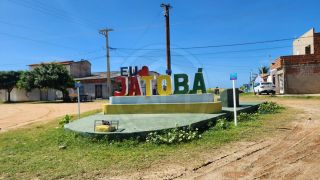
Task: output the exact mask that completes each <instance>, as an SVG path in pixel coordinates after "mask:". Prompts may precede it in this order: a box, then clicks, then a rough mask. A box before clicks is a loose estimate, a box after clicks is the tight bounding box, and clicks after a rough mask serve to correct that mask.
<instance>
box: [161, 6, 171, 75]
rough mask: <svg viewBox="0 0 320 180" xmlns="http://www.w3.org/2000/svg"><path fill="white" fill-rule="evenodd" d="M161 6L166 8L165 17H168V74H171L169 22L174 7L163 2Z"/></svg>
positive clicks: (166, 25)
mask: <svg viewBox="0 0 320 180" xmlns="http://www.w3.org/2000/svg"><path fill="white" fill-rule="evenodd" d="M161 7H162V8H163V10H164V17H165V18H166V24H165V27H166V49H167V71H166V73H167V74H168V75H171V73H172V71H171V54H170V24H169V9H170V8H172V6H170V4H164V3H162V4H161Z"/></svg>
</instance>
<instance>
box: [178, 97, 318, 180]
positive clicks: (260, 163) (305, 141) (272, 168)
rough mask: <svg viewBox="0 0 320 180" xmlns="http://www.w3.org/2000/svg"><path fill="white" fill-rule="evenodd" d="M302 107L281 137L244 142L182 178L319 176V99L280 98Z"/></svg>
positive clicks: (283, 101) (282, 101)
mask: <svg viewBox="0 0 320 180" xmlns="http://www.w3.org/2000/svg"><path fill="white" fill-rule="evenodd" d="M279 103H281V104H283V105H285V106H289V107H293V108H302V110H303V111H304V112H303V113H301V114H299V115H298V116H297V117H296V119H295V121H293V122H292V124H290V125H288V126H287V127H284V128H283V130H284V131H288V132H287V133H285V135H284V136H283V137H281V138H279V137H277V136H276V137H272V138H270V139H264V140H261V141H260V142H255V143H250V142H248V143H245V144H244V145H242V146H240V147H238V148H236V150H234V151H229V152H228V153H223V154H221V155H220V156H217V157H213V159H212V161H211V162H212V163H210V164H209V165H207V166H206V167H201V168H200V169H198V170H196V171H195V172H192V173H189V174H188V173H186V175H184V176H183V177H181V178H183V179H320V174H319V172H320V101H319V100H280V101H279Z"/></svg>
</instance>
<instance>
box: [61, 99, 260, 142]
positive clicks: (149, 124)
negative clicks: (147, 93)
mask: <svg viewBox="0 0 320 180" xmlns="http://www.w3.org/2000/svg"><path fill="white" fill-rule="evenodd" d="M259 104H260V103H246V104H242V105H241V106H240V107H237V111H238V112H253V111H255V110H256V109H257V108H258V105H259ZM232 113H233V108H225V107H223V112H221V113H218V114H198V113H183V114H181V113H179V114H120V115H104V114H103V113H99V114H96V115H92V116H88V117H85V118H82V119H79V120H76V121H73V122H71V123H69V124H66V125H65V126H64V128H65V129H67V130H71V131H75V132H78V133H81V134H84V135H112V136H124V137H128V136H129V137H132V136H144V135H146V134H148V133H149V132H153V131H159V130H164V129H171V128H175V127H186V126H192V127H198V128H201V127H203V126H204V125H206V124H207V123H208V122H209V121H216V120H217V119H220V118H222V117H229V116H231V115H232ZM95 120H107V121H114V120H117V121H119V131H116V132H94V121H95Z"/></svg>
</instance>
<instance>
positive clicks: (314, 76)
mask: <svg viewBox="0 0 320 180" xmlns="http://www.w3.org/2000/svg"><path fill="white" fill-rule="evenodd" d="M285 77H286V81H285V83H286V90H285V91H286V93H288V94H313V93H320V81H319V79H320V64H319V63H318V64H297V65H289V66H285Z"/></svg>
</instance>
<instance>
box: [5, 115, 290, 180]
mask: <svg viewBox="0 0 320 180" xmlns="http://www.w3.org/2000/svg"><path fill="white" fill-rule="evenodd" d="M97 112H98V111H92V112H88V113H85V114H82V116H87V115H91V114H95V113H97ZM277 112H278V113H277V114H275V113H266V114H259V115H255V114H240V115H239V119H240V121H239V124H238V126H237V127H234V125H233V122H230V121H228V120H227V119H220V120H218V121H217V122H216V123H211V124H208V125H209V126H210V127H208V128H209V130H207V131H205V132H203V133H202V134H201V136H200V133H199V132H197V131H196V134H195V135H192V136H193V137H191V138H190V140H188V137H189V136H187V135H186V134H187V133H188V134H189V135H190V134H193V133H195V130H193V131H188V130H186V131H185V132H179V131H178V130H172V131H168V132H167V133H164V134H162V135H161V137H164V136H168V134H169V133H171V138H172V137H174V140H173V141H172V143H162V142H161V141H162V140H159V139H161V138H159V137H156V136H154V135H150V136H148V137H149V141H148V142H141V141H138V140H135V139H129V140H121V141H108V140H107V139H97V138H88V137H83V136H80V135H78V134H76V133H73V132H67V131H65V130H64V129H63V128H61V127H60V125H61V124H63V123H60V125H59V122H61V119H63V120H62V121H64V120H66V121H71V120H74V119H75V116H69V115H68V116H66V117H64V118H59V119H57V120H56V121H53V122H50V123H48V124H41V125H32V126H30V127H28V128H24V129H18V130H13V131H9V132H4V133H1V134H0V178H4V179H7V178H14V179H16V178H23V179H32V178H40V179H55V178H63V177H68V178H70V177H71V178H72V177H80V176H81V177H87V178H92V177H99V176H109V175H118V174H126V173H132V172H136V171H139V170H146V169H148V168H150V167H151V166H155V165H156V166H157V165H161V164H163V163H165V164H170V163H181V164H185V165H187V164H190V163H192V164H193V165H197V164H201V163H202V162H204V161H206V157H205V154H207V153H210V152H211V151H214V149H216V148H219V147H221V146H222V145H224V144H225V143H229V142H234V141H237V140H257V139H259V138H261V136H265V135H268V134H270V133H273V132H274V131H275V128H276V127H278V126H282V125H283V124H284V123H286V122H287V121H289V120H290V119H291V117H293V116H294V113H288V112H290V109H285V110H284V109H279V111H277ZM252 117H253V118H252ZM160 134H161V133H160ZM180 134H182V135H185V137H187V138H183V139H182V140H181V141H180V139H179V138H181V136H180ZM177 137H179V138H177ZM152 138H155V140H152ZM166 142H169V141H168V139H167V140H166ZM191 157H192V162H190V158H191ZM192 164H191V165H192Z"/></svg>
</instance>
